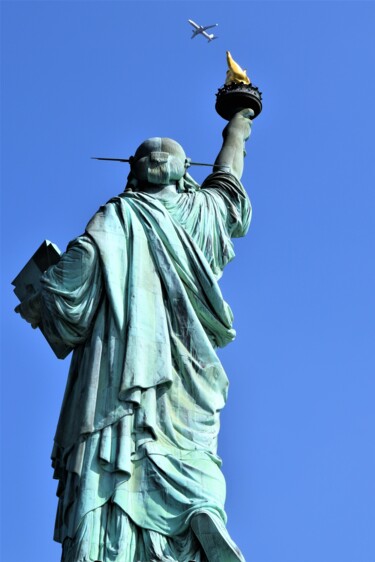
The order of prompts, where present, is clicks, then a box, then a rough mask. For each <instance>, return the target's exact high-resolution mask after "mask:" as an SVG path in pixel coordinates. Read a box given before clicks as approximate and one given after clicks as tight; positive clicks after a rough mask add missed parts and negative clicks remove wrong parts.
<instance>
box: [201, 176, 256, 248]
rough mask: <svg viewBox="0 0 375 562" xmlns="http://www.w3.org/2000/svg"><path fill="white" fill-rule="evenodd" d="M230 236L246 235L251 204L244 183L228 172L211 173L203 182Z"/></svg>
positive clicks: (206, 192) (203, 187)
mask: <svg viewBox="0 0 375 562" xmlns="http://www.w3.org/2000/svg"><path fill="white" fill-rule="evenodd" d="M202 193H203V194H204V196H205V197H206V199H210V200H211V203H212V205H213V206H214V207H215V211H216V213H217V215H218V216H220V218H221V220H222V221H223V223H224V225H225V229H226V231H227V233H228V236H229V237H230V238H239V237H241V236H245V234H246V232H247V231H248V228H249V225H250V220H251V204H250V200H249V197H248V195H247V193H246V191H245V189H244V187H243V185H242V183H241V182H240V181H239V180H238V179H237V178H236V177H235V176H234V175H233V174H230V173H228V172H224V171H220V172H214V173H213V174H210V175H209V176H208V177H207V178H206V180H205V181H204V182H203V184H202Z"/></svg>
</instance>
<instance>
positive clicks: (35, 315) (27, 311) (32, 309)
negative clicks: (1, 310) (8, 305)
mask: <svg viewBox="0 0 375 562" xmlns="http://www.w3.org/2000/svg"><path fill="white" fill-rule="evenodd" d="M14 312H17V314H20V315H21V317H22V318H23V319H24V320H26V322H28V323H29V324H31V327H32V328H34V329H35V328H37V327H38V324H39V323H40V320H41V318H40V295H39V293H36V294H35V295H32V296H31V297H29V298H28V299H26V300H24V301H23V302H21V303H20V304H19V305H17V306H16V308H15V309H14Z"/></svg>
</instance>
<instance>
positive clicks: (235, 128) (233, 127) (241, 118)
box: [223, 108, 254, 141]
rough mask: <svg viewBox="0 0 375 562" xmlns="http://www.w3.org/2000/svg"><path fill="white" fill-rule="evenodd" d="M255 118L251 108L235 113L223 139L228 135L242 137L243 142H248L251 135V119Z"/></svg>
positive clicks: (224, 132)
mask: <svg viewBox="0 0 375 562" xmlns="http://www.w3.org/2000/svg"><path fill="white" fill-rule="evenodd" d="M252 117H254V111H253V110H252V109H250V108H246V109H241V111H238V112H237V113H235V114H234V115H233V117H232V119H231V120H230V121H229V123H228V125H227V126H226V127H225V129H224V131H223V138H224V139H226V138H227V136H228V135H231V134H233V135H236V136H240V137H241V140H244V141H247V139H248V138H249V137H250V133H251V118H252Z"/></svg>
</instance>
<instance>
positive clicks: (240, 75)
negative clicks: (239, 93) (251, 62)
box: [225, 51, 251, 85]
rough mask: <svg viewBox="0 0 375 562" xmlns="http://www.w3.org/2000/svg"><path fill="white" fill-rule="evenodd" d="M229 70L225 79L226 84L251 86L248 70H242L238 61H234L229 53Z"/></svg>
mask: <svg viewBox="0 0 375 562" xmlns="http://www.w3.org/2000/svg"><path fill="white" fill-rule="evenodd" d="M227 63H228V70H227V75H226V79H225V84H226V85H228V84H251V81H250V78H249V77H248V76H247V75H246V69H242V68H241V67H240V65H239V64H237V63H236V61H234V60H233V58H232V55H231V54H230V52H229V51H227Z"/></svg>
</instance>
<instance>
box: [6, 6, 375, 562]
mask: <svg viewBox="0 0 375 562" xmlns="http://www.w3.org/2000/svg"><path fill="white" fill-rule="evenodd" d="M1 10H2V28H3V29H2V57H3V61H2V62H3V71H2V72H3V75H2V104H3V105H2V119H3V124H2V141H3V143H2V213H3V218H2V228H3V238H2V242H3V254H2V255H3V256H4V263H3V274H2V283H3V288H2V296H3V306H2V320H3V368H2V384H3V387H2V397H3V407H2V416H3V447H4V448H3V456H2V476H3V484H2V503H3V509H4V511H3V519H2V527H3V537H2V549H3V552H2V560H3V561H4V562H26V561H27V562H58V560H59V556H60V545H58V544H56V543H53V541H52V533H53V525H54V516H55V508H56V498H55V482H53V481H52V471H51V469H50V463H49V455H50V451H51V446H52V440H53V435H54V430H55V425H56V421H57V417H58V413H59V408H60V403H61V400H62V395H63V391H64V385H65V380H66V375H67V371H68V366H69V364H68V363H69V360H66V361H59V360H57V359H56V358H55V357H54V356H53V354H52V352H51V351H50V349H49V347H48V345H47V344H46V342H45V341H44V340H43V337H42V336H41V334H40V333H38V332H37V331H33V330H31V328H30V327H29V326H28V325H27V324H26V323H24V322H23V321H21V319H20V318H19V317H17V316H16V315H15V314H14V313H13V308H14V306H15V305H16V304H17V300H16V298H15V297H14V295H13V294H12V290H11V287H10V281H11V280H12V279H13V277H14V276H15V275H16V274H17V273H18V271H19V270H20V269H21V267H22V266H23V265H24V263H25V262H26V261H27V260H28V259H29V257H30V256H31V254H32V253H33V252H34V251H35V249H36V248H37V247H38V246H39V244H40V243H41V242H42V240H43V239H45V238H48V239H50V240H52V241H54V242H55V243H57V244H58V245H59V246H60V247H61V248H62V249H64V248H65V246H66V244H67V243H68V242H69V240H71V239H72V238H74V237H75V236H76V235H78V234H80V233H81V232H82V231H83V229H84V227H85V225H86V223H87V221H88V219H89V218H90V217H91V216H92V214H93V213H94V212H95V211H96V210H97V208H98V207H99V206H100V205H101V204H102V203H104V202H105V201H107V200H108V199H109V198H110V197H111V196H113V195H115V194H117V193H119V192H120V191H121V190H122V188H123V186H124V183H125V178H126V175H127V172H128V169H127V167H126V165H122V164H108V163H99V162H95V161H93V160H90V156H97V155H98V156H118V157H128V156H129V155H131V154H132V153H133V152H134V149H135V148H136V147H137V146H138V145H139V144H140V142H141V141H143V140H144V139H145V138H148V137H151V136H169V137H172V138H175V139H176V140H178V141H179V142H180V143H181V144H182V145H183V146H184V148H185V150H186V152H187V154H188V155H189V156H190V157H191V158H193V159H194V160H198V161H206V162H212V161H213V159H214V158H215V156H216V154H217V152H218V150H219V147H220V144H221V130H222V128H223V126H224V124H225V123H224V121H223V120H222V119H221V118H220V117H219V116H218V115H217V114H216V113H215V110H214V103H215V93H216V90H217V88H218V87H219V86H221V85H222V84H223V82H224V77H225V71H226V61H225V51H226V50H227V49H229V50H230V51H231V52H232V55H233V56H234V58H235V59H236V60H237V61H238V62H239V63H240V64H241V65H242V66H244V67H246V68H247V70H248V74H249V75H250V77H251V78H252V80H253V82H254V83H255V84H256V85H258V86H259V88H260V89H261V90H262V91H263V94H264V110H263V113H262V114H261V116H260V117H259V118H257V119H256V120H255V121H254V125H253V133H252V137H251V139H250V141H249V142H248V155H247V158H246V170H245V173H244V176H243V183H244V185H245V186H246V188H247V190H248V192H249V194H250V198H251V200H252V203H253V223H252V226H251V228H250V231H249V234H248V236H247V237H246V238H245V239H241V240H238V241H237V242H236V246H235V247H236V254H237V257H236V259H235V260H234V262H233V263H232V264H230V265H229V266H228V267H227V270H226V272H225V274H224V277H223V280H222V282H221V286H222V290H223V293H224V296H225V298H226V300H227V301H228V302H229V303H230V305H231V306H232V309H233V311H234V315H235V327H236V329H237V333H238V337H237V339H236V341H235V342H234V343H232V344H231V345H230V346H228V348H226V349H225V350H224V351H223V352H222V353H221V357H222V360H223V362H224V364H225V367H226V370H227V372H228V376H229V378H230V381H231V386H230V394H229V402H228V405H227V408H226V409H225V411H224V412H223V416H222V430H221V434H220V454H221V456H222V457H223V459H224V465H223V470H224V472H225V475H226V478H227V487H228V498H227V504H226V508H227V512H228V517H229V523H228V526H229V529H230V532H231V533H232V535H233V537H234V538H235V540H236V541H237V542H238V544H239V546H240V547H241V549H242V550H243V552H244V555H245V556H246V560H247V562H373V561H374V560H375V540H374V529H375V484H374V475H375V451H374V428H375V409H374V396H375V393H374V391H375V380H374V375H375V368H374V365H375V360H374V336H375V314H374V313H375V291H374V288H375V263H374V239H375V237H374V234H375V233H374V210H375V209H374V207H375V205H374V203H375V158H374V147H373V144H374V142H373V139H374V124H375V119H374V117H375V109H374V107H375V73H374V58H375V39H374V28H375V4H374V3H373V2H324V1H321V2H320V1H316V2H302V1H301V2H283V1H277V2H276V1H275V2H271V1H270V2H268V1H264V2H256V1H254V2H253V1H251V2H250V1H249V2H234V1H233V2H232V1H231V2H226V1H225V2H177V1H176V2H159V1H154V2H143V1H138V2H122V1H117V2H110V1H108V2H104V1H103V2H93V1H85V2H74V1H70V2H68V1H66V2H54V1H47V2H33V1H28V2H16V1H15V2H2V6H1ZM188 18H192V19H194V20H196V21H198V22H201V23H203V24H210V23H216V22H218V23H219V27H218V28H217V30H216V33H217V34H218V35H219V39H218V40H217V41H213V42H212V43H210V44H208V43H207V42H206V41H205V40H204V39H202V38H201V37H197V38H196V39H194V40H193V41H192V40H191V39H190V35H191V30H190V28H189V25H188V23H187V19H188ZM194 172H196V173H195V176H196V178H197V179H198V180H202V179H203V177H204V172H205V171H204V169H203V170H202V169H200V170H198V169H196V170H194Z"/></svg>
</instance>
